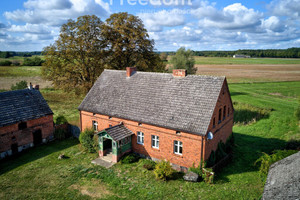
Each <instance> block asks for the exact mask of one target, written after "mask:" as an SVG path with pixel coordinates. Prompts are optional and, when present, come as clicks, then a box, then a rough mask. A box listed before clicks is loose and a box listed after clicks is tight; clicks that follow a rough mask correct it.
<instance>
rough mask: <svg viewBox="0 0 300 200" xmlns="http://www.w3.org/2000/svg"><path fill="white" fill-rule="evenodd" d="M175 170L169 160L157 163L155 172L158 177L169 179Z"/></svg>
mask: <svg viewBox="0 0 300 200" xmlns="http://www.w3.org/2000/svg"><path fill="white" fill-rule="evenodd" d="M173 173H174V170H173V169H172V166H171V164H170V162H169V161H164V160H163V161H160V162H158V163H157V164H156V166H155V170H154V174H155V176H156V178H157V179H162V180H167V179H168V178H171V177H172V174H173Z"/></svg>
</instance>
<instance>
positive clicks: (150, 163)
mask: <svg viewBox="0 0 300 200" xmlns="http://www.w3.org/2000/svg"><path fill="white" fill-rule="evenodd" d="M155 166H156V162H154V161H153V160H145V161H144V165H143V167H144V168H145V169H147V170H153V169H154V168H155Z"/></svg>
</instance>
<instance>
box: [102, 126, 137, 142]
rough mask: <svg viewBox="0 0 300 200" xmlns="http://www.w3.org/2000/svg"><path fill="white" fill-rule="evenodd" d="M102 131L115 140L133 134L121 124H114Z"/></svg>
mask: <svg viewBox="0 0 300 200" xmlns="http://www.w3.org/2000/svg"><path fill="white" fill-rule="evenodd" d="M103 131H105V132H106V133H107V134H108V135H109V136H110V137H111V138H112V139H113V140H114V141H116V142H117V141H120V140H122V139H124V138H126V137H128V136H131V135H133V133H132V132H131V131H130V130H129V129H128V128H126V127H125V126H124V125H123V124H118V125H116V126H113V127H109V128H106V129H104V130H103ZM103 131H101V132H103Z"/></svg>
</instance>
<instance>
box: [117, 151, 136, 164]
mask: <svg viewBox="0 0 300 200" xmlns="http://www.w3.org/2000/svg"><path fill="white" fill-rule="evenodd" d="M138 160H139V157H138V156H137V155H135V154H133V153H131V154H128V155H126V156H124V157H123V159H122V160H121V163H122V164H130V163H134V162H136V161H138Z"/></svg>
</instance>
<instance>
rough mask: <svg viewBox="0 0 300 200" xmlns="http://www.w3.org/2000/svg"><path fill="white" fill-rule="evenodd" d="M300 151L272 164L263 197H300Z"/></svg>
mask: <svg viewBox="0 0 300 200" xmlns="http://www.w3.org/2000/svg"><path fill="white" fill-rule="evenodd" d="M299 166H300V152H298V153H295V154H293V155H291V156H289V157H287V158H284V159H282V160H280V161H278V162H276V163H274V164H273V165H271V167H270V170H269V173H268V178H267V182H266V184H265V189H264V193H263V199H264V200H268V199H272V200H273V199H290V200H292V199H299V197H300V196H299V194H300V167H299Z"/></svg>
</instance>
